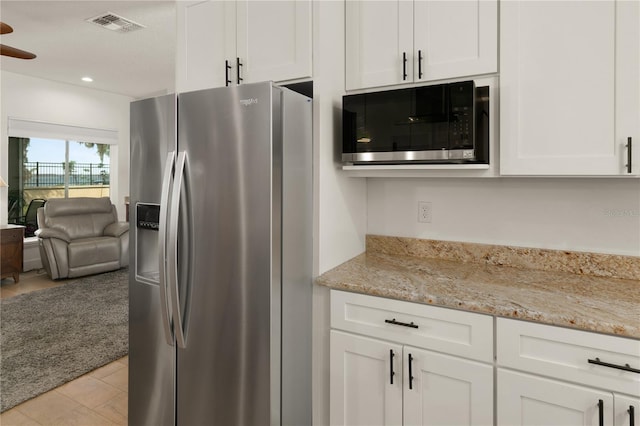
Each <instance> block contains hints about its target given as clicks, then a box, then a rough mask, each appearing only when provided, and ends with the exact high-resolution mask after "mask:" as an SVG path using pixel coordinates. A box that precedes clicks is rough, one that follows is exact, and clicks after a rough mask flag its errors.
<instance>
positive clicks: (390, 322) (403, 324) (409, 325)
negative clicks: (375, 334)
mask: <svg viewBox="0 0 640 426" xmlns="http://www.w3.org/2000/svg"><path fill="white" fill-rule="evenodd" d="M384 322H386V323H387V324H393V325H401V326H403V327H411V328H418V324H414V323H413V321H411V322H410V323H406V322H400V321H396V319H395V318H394V319H390V320H387V319H386V320H384Z"/></svg>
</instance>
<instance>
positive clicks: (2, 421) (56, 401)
mask: <svg viewBox="0 0 640 426" xmlns="http://www.w3.org/2000/svg"><path fill="white" fill-rule="evenodd" d="M65 282H67V281H66V280H61V281H51V280H50V279H49V278H48V277H47V275H46V274H44V272H43V271H42V270H40V271H31V272H27V273H24V274H21V275H20V282H19V283H17V284H16V283H14V282H13V279H11V278H8V279H4V280H2V283H1V285H0V298H7V297H13V296H16V295H18V294H22V293H28V292H30V291H35V290H41V289H44V288H50V287H55V286H58V285H63V284H64V283H65ZM128 361H129V360H128V357H124V358H121V359H119V360H117V361H114V362H112V363H110V364H107V365H105V366H104V367H101V368H98V369H97V370H94V371H92V372H90V373H87V374H85V375H84V376H81V377H79V378H77V379H75V380H73V381H71V382H69V383H66V384H64V385H62V386H60V387H58V388H56V389H53V390H51V391H49V392H46V393H44V394H42V395H40V396H37V397H35V398H33V399H31V400H29V401H25V402H23V403H22V404H20V405H17V406H15V407H13V408H12V409H10V410H7V411H5V412H4V413H2V414H0V425H2V426H23V425H25V426H27V425H29V426H38V425H43V426H49V425H65V426H67V425H69V426H71V425H84V426H101V425H126V424H127V395H128V394H127V392H128V388H127V386H128V383H127V382H128V371H129V364H128Z"/></svg>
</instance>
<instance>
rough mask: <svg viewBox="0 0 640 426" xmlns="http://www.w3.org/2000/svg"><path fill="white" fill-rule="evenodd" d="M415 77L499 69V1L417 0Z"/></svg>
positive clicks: (458, 74)
mask: <svg viewBox="0 0 640 426" xmlns="http://www.w3.org/2000/svg"><path fill="white" fill-rule="evenodd" d="M413 7H414V18H413V19H414V47H413V55H414V63H413V66H414V76H415V78H414V80H415V81H422V80H437V79H444V78H451V77H459V76H465V75H477V74H486V73H492V72H496V71H498V7H497V2H496V1H486V0H478V1H450V0H449V1H428V0H417V1H415V2H414V6H413Z"/></svg>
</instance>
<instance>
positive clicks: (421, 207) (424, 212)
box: [418, 201, 432, 223]
mask: <svg viewBox="0 0 640 426" xmlns="http://www.w3.org/2000/svg"><path fill="white" fill-rule="evenodd" d="M431 216H432V210H431V202H429V201H420V202H418V222H421V223H431Z"/></svg>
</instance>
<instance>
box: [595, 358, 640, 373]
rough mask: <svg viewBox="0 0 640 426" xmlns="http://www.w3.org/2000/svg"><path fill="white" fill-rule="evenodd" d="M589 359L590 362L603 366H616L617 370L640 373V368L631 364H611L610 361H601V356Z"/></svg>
mask: <svg viewBox="0 0 640 426" xmlns="http://www.w3.org/2000/svg"><path fill="white" fill-rule="evenodd" d="M587 361H588V362H589V364H596V365H602V366H603V367H609V368H615V369H617V370H623V371H630V372H632V373H638V374H640V370H639V369H637V368H633V367H631V366H630V365H629V364H625V365H617V364H610V363H608V362H603V361H600V358H596V359H588V360H587Z"/></svg>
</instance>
